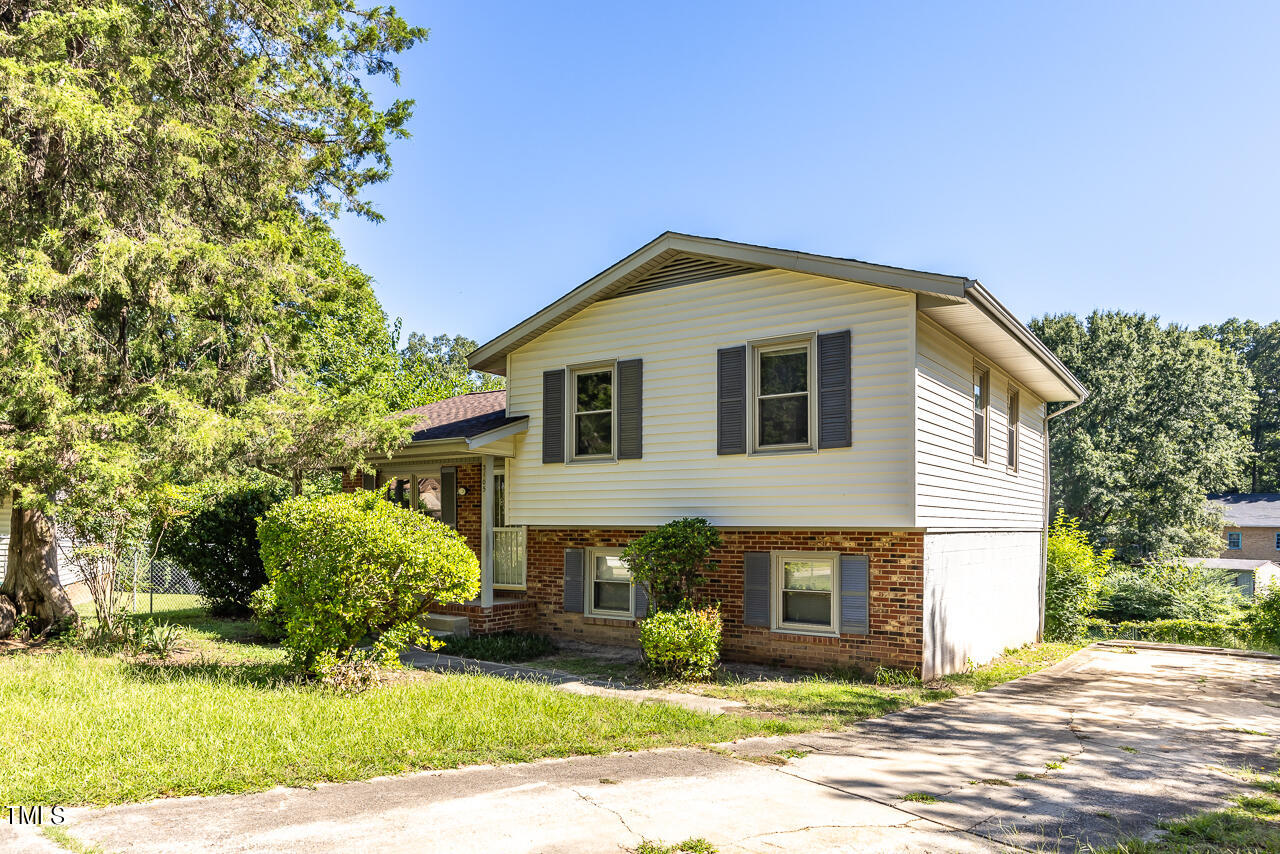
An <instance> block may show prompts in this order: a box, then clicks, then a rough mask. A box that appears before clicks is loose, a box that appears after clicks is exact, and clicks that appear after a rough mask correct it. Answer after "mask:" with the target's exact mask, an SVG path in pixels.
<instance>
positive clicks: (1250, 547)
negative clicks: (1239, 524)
mask: <svg viewBox="0 0 1280 854" xmlns="http://www.w3.org/2000/svg"><path fill="white" fill-rule="evenodd" d="M1228 531H1239V532H1240V534H1241V536H1240V548H1238V549H1228V548H1226V539H1227V532H1228ZM1278 533H1280V528H1233V527H1230V526H1228V527H1227V528H1224V529H1223V531H1222V539H1223V549H1222V554H1221V555H1219V557H1225V558H1235V559H1236V560H1270V561H1275V562H1277V563H1280V551H1277V550H1276V534H1278Z"/></svg>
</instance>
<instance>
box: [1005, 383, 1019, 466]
mask: <svg viewBox="0 0 1280 854" xmlns="http://www.w3.org/2000/svg"><path fill="white" fill-rule="evenodd" d="M1005 393H1006V394H1007V395H1008V397H1007V398H1006V399H1005V402H1004V410H1005V417H1006V418H1007V419H1008V421H1009V423H1008V425H1007V426H1006V429H1005V441H1006V442H1007V443H1008V447H1006V448H1005V451H1004V465H1005V468H1007V469H1008V470H1009V473H1010V474H1017V473H1018V464H1019V463H1020V462H1021V461H1022V459H1021V457H1022V455H1021V451H1022V447H1021V446H1022V390H1021V389H1020V388H1018V387H1017V386H1015V385H1012V384H1010V386H1009V388H1008V390H1007V391H1006V392H1005Z"/></svg>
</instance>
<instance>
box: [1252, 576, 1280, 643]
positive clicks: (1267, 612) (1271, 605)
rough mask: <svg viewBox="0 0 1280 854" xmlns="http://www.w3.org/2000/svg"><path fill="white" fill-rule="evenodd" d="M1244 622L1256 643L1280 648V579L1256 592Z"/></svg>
mask: <svg viewBox="0 0 1280 854" xmlns="http://www.w3.org/2000/svg"><path fill="white" fill-rule="evenodd" d="M1243 622H1244V625H1245V626H1246V629H1247V631H1248V632H1249V637H1250V638H1251V639H1252V640H1253V642H1254V643H1255V644H1256V645H1258V646H1265V647H1270V648H1271V649H1280V581H1272V582H1271V583H1270V584H1267V585H1265V586H1263V587H1262V588H1261V589H1259V590H1257V591H1256V592H1255V593H1254V595H1253V602H1252V603H1251V604H1250V606H1249V611H1248V613H1247V614H1246V615H1245V618H1244V621H1243Z"/></svg>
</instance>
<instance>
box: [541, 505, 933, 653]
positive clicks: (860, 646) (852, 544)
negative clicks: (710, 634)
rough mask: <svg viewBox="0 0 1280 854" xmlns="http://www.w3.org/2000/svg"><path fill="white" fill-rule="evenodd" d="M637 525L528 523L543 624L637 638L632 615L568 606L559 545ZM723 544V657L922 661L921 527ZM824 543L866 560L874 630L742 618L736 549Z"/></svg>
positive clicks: (603, 544) (552, 629) (725, 533)
mask: <svg viewBox="0 0 1280 854" xmlns="http://www.w3.org/2000/svg"><path fill="white" fill-rule="evenodd" d="M643 533H644V530H643V529H609V530H604V529H586V530H584V529H548V528H535V529H530V530H529V541H528V556H529V572H528V585H529V587H528V597H529V599H530V600H532V602H533V603H534V606H535V608H536V625H535V628H536V629H537V630H539V631H545V632H548V633H549V634H551V635H553V636H559V637H566V638H571V639H574V640H582V641H588V642H595V643H611V644H634V643H635V642H636V640H637V635H638V631H637V629H636V627H635V624H634V623H633V622H632V621H630V620H606V619H599V618H593V617H585V616H583V615H582V614H573V613H565V611H564V601H563V600H564V550H565V549H566V548H622V547H624V546H626V545H627V543H629V542H631V541H632V540H633V539H635V538H636V537H638V536H640V535H641V534H643ZM720 533H721V536H722V537H723V538H724V548H722V549H720V550H719V551H717V552H716V553H715V555H714V556H713V558H714V560H716V561H717V563H718V564H719V566H718V568H717V570H716V571H715V572H714V573H712V574H711V578H710V581H709V582H708V585H707V594H708V596H709V598H711V599H716V600H719V601H720V603H721V609H722V614H723V617H724V627H725V628H724V643H723V655H724V657H725V658H726V659H728V660H737V661H751V662H758V663H762V664H776V665H788V666H794V667H808V668H815V669H816V668H825V667H832V666H845V667H849V666H853V667H859V668H862V669H871V668H874V667H875V666H877V665H881V664H883V665H888V666H892V667H898V668H901V669H913V668H919V667H920V666H921V662H922V660H923V656H924V534H923V533H921V532H918V531H917V532H898V531H841V530H831V531H826V530H823V531H816V530H815V531H796V530H785V531H768V530H759V529H726V530H721V532H720ZM775 550H788V551H824V552H840V553H843V554H863V555H867V556H868V557H869V558H870V564H871V578H870V581H871V597H870V601H869V603H868V608H869V618H870V632H869V633H868V634H866V635H842V636H840V637H814V636H808V635H797V634H785V633H782V632H775V631H772V630H770V629H767V628H757V627H750V626H744V625H743V624H742V577H743V568H742V555H743V553H744V552H749V551H765V552H767V551H775Z"/></svg>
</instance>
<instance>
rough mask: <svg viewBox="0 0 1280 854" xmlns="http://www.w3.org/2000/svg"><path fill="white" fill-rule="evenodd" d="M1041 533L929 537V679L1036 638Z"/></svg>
mask: <svg viewBox="0 0 1280 854" xmlns="http://www.w3.org/2000/svg"><path fill="white" fill-rule="evenodd" d="M1040 543H1041V534H1040V533H1038V532H1030V531H1027V532H1007V531H993V532H971V533H949V534H933V533H929V534H925V537H924V672H923V674H922V675H923V678H924V679H932V678H934V677H937V676H943V675H946V674H948V673H956V672H959V671H962V670H964V669H965V666H966V664H967V662H968V661H970V660H971V661H972V662H973V663H974V664H982V663H985V662H987V661H990V660H991V659H992V658H994V657H996V656H997V655H999V654H1000V653H1001V652H1002V651H1003V650H1004V649H1006V648H1007V647H1016V646H1022V645H1023V644H1025V643H1031V642H1032V641H1034V640H1035V639H1036V631H1037V629H1038V627H1039V621H1040V593H1039V588H1040Z"/></svg>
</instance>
